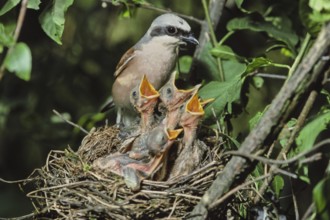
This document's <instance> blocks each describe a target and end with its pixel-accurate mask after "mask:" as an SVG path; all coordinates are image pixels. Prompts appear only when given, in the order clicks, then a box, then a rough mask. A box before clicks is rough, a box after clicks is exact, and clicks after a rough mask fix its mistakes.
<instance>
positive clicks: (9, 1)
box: [0, 0, 21, 16]
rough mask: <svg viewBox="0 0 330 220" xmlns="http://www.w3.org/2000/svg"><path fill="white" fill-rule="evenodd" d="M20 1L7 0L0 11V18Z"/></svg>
mask: <svg viewBox="0 0 330 220" xmlns="http://www.w3.org/2000/svg"><path fill="white" fill-rule="evenodd" d="M20 1H21V0H7V2H6V3H5V5H4V6H3V7H2V8H1V9H0V16H2V15H4V14H6V13H7V12H8V11H10V10H11V9H12V8H14V7H15V6H16V5H18V3H19V2H20Z"/></svg>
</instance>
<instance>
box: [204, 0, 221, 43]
mask: <svg viewBox="0 0 330 220" xmlns="http://www.w3.org/2000/svg"><path fill="white" fill-rule="evenodd" d="M202 4H203V9H204V12H205V18H206V21H207V24H208V26H209V29H210V35H211V41H212V44H213V46H216V45H217V43H218V41H217V37H216V36H215V33H214V29H213V25H212V21H211V18H210V13H209V9H208V7H207V3H206V0H202Z"/></svg>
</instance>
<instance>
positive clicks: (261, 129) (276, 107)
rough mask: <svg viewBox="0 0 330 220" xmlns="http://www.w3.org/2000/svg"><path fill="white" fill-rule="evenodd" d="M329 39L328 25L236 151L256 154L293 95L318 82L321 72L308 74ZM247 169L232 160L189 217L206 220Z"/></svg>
mask: <svg viewBox="0 0 330 220" xmlns="http://www.w3.org/2000/svg"><path fill="white" fill-rule="evenodd" d="M328 39H330V24H327V25H325V26H324V27H323V28H322V30H321V32H320V33H319V35H318V37H317V39H316V41H315V43H314V45H313V46H312V48H311V49H310V50H309V52H308V54H307V55H306V56H305V58H304V59H303V61H302V62H301V63H300V64H299V65H298V67H297V69H296V71H294V73H293V75H292V77H290V78H289V79H288V80H287V83H286V84H285V85H284V86H283V87H282V88H281V90H280V92H279V93H278V95H277V96H276V97H275V99H274V100H273V102H272V103H271V105H270V107H269V109H268V110H267V111H266V112H265V114H264V115H263V117H262V118H261V120H260V121H259V123H258V124H257V126H256V127H255V128H254V129H253V130H252V131H251V132H250V134H249V135H248V136H247V137H246V139H245V140H244V142H243V143H242V145H241V147H240V149H239V151H240V152H243V153H249V154H251V153H252V152H255V151H257V150H259V149H260V148H261V147H262V146H263V144H264V142H265V140H266V138H267V137H268V136H269V135H270V134H271V132H272V128H273V127H274V126H275V125H277V124H278V122H279V121H280V119H281V117H282V114H283V113H284V112H285V110H286V108H287V106H288V103H290V100H291V99H292V98H293V97H294V96H295V95H298V94H299V93H302V92H303V91H302V89H306V88H308V87H309V86H310V85H311V84H312V83H313V80H311V79H318V78H320V75H322V68H318V69H319V70H320V71H314V72H313V73H312V74H310V72H311V71H312V70H313V67H314V66H315V65H316V64H317V62H318V61H319V60H321V62H322V59H321V57H322V56H323V55H324V54H325V52H326V51H327V50H328V49H329V45H330V41H329V40H328ZM325 64H326V62H323V64H322V65H323V66H325ZM247 167H248V164H247V160H246V159H244V158H241V157H237V156H234V157H232V159H231V160H230V161H229V162H228V164H227V165H226V167H225V168H224V170H223V171H222V172H221V173H220V175H219V176H218V177H217V178H216V180H215V181H214V182H213V184H212V185H211V187H210V188H209V189H208V190H207V191H206V193H205V194H204V196H203V197H202V199H201V201H200V202H199V203H198V204H197V206H195V208H194V210H193V211H192V212H191V215H192V216H194V217H193V219H205V218H206V217H207V216H208V211H209V209H210V208H209V206H210V204H212V203H213V202H214V201H216V200H217V199H218V198H220V197H221V196H222V195H224V193H226V192H227V191H228V190H229V189H230V187H231V186H232V184H233V183H234V181H235V179H236V178H237V177H240V178H242V179H244V178H246V176H247V175H248V174H247V172H244V170H246V168H247Z"/></svg>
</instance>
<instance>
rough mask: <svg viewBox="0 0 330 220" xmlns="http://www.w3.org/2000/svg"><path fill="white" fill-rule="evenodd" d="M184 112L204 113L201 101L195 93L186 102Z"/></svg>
mask: <svg viewBox="0 0 330 220" xmlns="http://www.w3.org/2000/svg"><path fill="white" fill-rule="evenodd" d="M186 112H189V113H190V114H192V115H204V109H203V106H202V104H201V102H200V101H199V99H198V95H197V94H195V95H194V96H193V97H191V98H190V100H189V101H188V102H187V104H186Z"/></svg>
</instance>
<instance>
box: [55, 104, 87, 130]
mask: <svg viewBox="0 0 330 220" xmlns="http://www.w3.org/2000/svg"><path fill="white" fill-rule="evenodd" d="M53 112H54V113H55V114H56V115H57V116H58V117H60V118H61V119H62V120H63V121H65V122H66V123H68V124H69V125H72V126H73V127H75V128H78V129H79V130H81V131H82V132H84V133H85V134H88V131H86V130H85V129H84V128H83V127H81V126H80V125H77V124H75V123H73V122H71V121H69V120H67V119H66V118H64V117H63V115H61V114H60V113H59V112H58V111H56V110H55V109H53Z"/></svg>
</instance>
